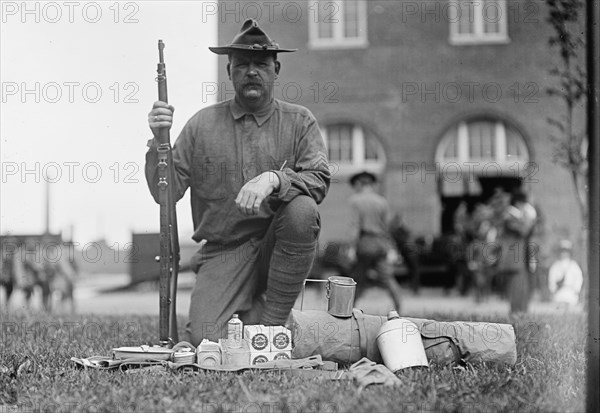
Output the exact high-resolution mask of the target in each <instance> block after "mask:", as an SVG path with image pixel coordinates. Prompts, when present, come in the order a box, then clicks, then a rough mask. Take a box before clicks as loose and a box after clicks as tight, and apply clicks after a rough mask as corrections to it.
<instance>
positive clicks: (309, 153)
mask: <svg viewBox="0 0 600 413" xmlns="http://www.w3.org/2000/svg"><path fill="white" fill-rule="evenodd" d="M295 157H296V165H295V167H294V169H292V168H285V169H283V170H282V171H273V172H275V173H276V174H277V176H278V178H279V183H280V185H279V191H278V192H277V193H276V194H275V195H276V196H277V198H278V199H279V200H281V201H283V202H290V201H291V200H292V199H294V198H295V197H297V196H298V195H307V196H310V197H312V198H313V199H314V200H315V202H316V203H317V204H320V203H321V202H322V201H323V199H324V198H325V196H326V195H327V191H328V190H329V184H330V181H331V173H330V171H329V162H328V160H327V151H326V149H325V142H324V140H323V137H322V136H321V132H320V131H319V127H318V126H317V122H316V120H315V119H314V116H312V114H311V113H310V112H308V114H307V115H306V117H305V120H304V123H303V127H302V128H301V134H300V138H299V139H298V145H297V148H296V153H295Z"/></svg>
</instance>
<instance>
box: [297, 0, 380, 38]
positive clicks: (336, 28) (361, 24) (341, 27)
mask: <svg viewBox="0 0 600 413" xmlns="http://www.w3.org/2000/svg"><path fill="white" fill-rule="evenodd" d="M322 3H326V4H334V5H335V7H337V10H338V11H337V13H338V14H339V15H340V19H339V21H337V22H336V21H333V22H332V23H333V24H332V28H333V37H331V38H321V37H319V23H320V20H321V18H320V16H319V10H321V4H322ZM344 8H345V2H344V0H310V2H309V5H308V38H309V41H308V47H309V48H311V49H317V50H318V49H362V48H366V47H368V46H369V40H368V34H367V20H368V19H367V2H366V0H357V14H358V21H357V24H358V34H359V35H358V36H357V37H346V36H345V33H344V31H345V28H346V22H345V16H344Z"/></svg>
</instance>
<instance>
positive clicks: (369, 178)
mask: <svg viewBox="0 0 600 413" xmlns="http://www.w3.org/2000/svg"><path fill="white" fill-rule="evenodd" d="M359 180H360V181H362V182H365V181H366V182H368V183H371V184H374V183H376V182H377V176H375V174H372V173H371V172H369V171H362V172H359V173H357V174H354V175H352V176H351V177H350V185H352V186H354V184H356V182H357V181H359Z"/></svg>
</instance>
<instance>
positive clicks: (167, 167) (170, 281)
mask: <svg viewBox="0 0 600 413" xmlns="http://www.w3.org/2000/svg"><path fill="white" fill-rule="evenodd" d="M164 48H165V44H164V43H163V41H162V40H159V41H158V57H159V61H158V65H157V68H156V73H157V77H156V81H157V82H158V100H160V101H162V102H165V103H168V97H167V72H166V68H165V62H164V57H163V49H164ZM158 141H159V142H158V148H157V150H158V189H159V191H158V198H159V204H160V256H159V257H158V261H159V263H160V278H159V285H160V287H159V296H160V301H159V303H160V307H159V321H158V323H159V324H158V330H159V331H158V333H159V340H160V345H161V346H163V347H171V346H173V344H175V343H177V342H178V341H179V337H178V334H177V313H176V303H177V301H176V298H177V275H178V274H179V237H178V234H177V211H176V209H175V204H176V200H175V181H174V176H175V170H174V167H173V154H172V153H171V139H170V136H169V129H168V128H161V129H160V130H159V136H158Z"/></svg>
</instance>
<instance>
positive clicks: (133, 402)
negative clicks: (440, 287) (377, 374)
mask: <svg viewBox="0 0 600 413" xmlns="http://www.w3.org/2000/svg"><path fill="white" fill-rule="evenodd" d="M429 318H433V319H437V320H440V321H442V320H448V318H447V316H443V315H441V314H431V315H430V317H429ZM453 319H454V320H458V319H462V320H471V321H495V322H510V323H512V324H513V325H514V326H515V329H516V332H517V339H518V344H517V345H518V347H517V349H518V350H517V351H518V360H517V364H516V365H515V366H512V367H506V366H496V365H473V366H467V367H466V368H462V367H461V368H452V367H444V368H441V367H432V368H430V369H428V370H411V371H408V372H406V373H402V374H400V376H399V377H400V379H401V381H402V384H401V385H400V386H399V387H396V388H390V387H383V386H375V385H374V386H369V387H367V388H366V389H364V390H363V391H362V393H360V394H359V393H358V387H357V386H356V385H355V384H354V383H352V382H349V381H329V380H323V379H312V380H308V379H302V378H298V377H289V376H287V375H285V374H282V373H275V372H262V373H257V372H245V373H240V374H234V373H212V372H211V373H199V374H175V373H167V372H164V371H153V372H146V373H140V372H130V373H121V372H108V371H96V370H78V369H75V365H74V364H73V363H72V362H71V361H70V360H69V358H70V357H71V356H78V357H87V356H92V355H110V349H111V348H112V347H117V346H122V345H139V344H144V343H155V342H156V336H157V331H158V318H157V317H143V316H131V317H126V316H119V317H117V316H83V315H76V316H69V317H66V316H63V317H52V316H49V315H47V314H33V315H31V314H29V315H27V314H19V313H12V314H6V313H2V314H1V315H0V320H1V321H0V323H1V325H0V327H1V330H0V413H4V412H32V411H34V412H35V411H64V412H71V411H91V412H99V411H111V412H112V411H120V412H146V411H173V412H179V411H181V412H183V411H200V412H221V411H223V412H234V411H241V412H277V411H286V412H317V411H325V412H367V411H385V412H391V411H399V412H422V411H425V412H430V411H444V412H452V411H467V412H480V411H481V412H498V411H510V412H532V411H548V412H566V411H572V412H580V411H584V406H585V398H584V395H585V366H586V358H585V342H586V328H585V315H583V314H566V315H561V316H541V315H535V316H534V315H524V316H521V317H516V318H512V319H507V318H506V317H500V318H498V319H495V320H489V319H487V320H483V319H481V318H479V319H478V318H476V317H473V316H471V315H467V314H465V315H464V316H463V317H456V316H453Z"/></svg>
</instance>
